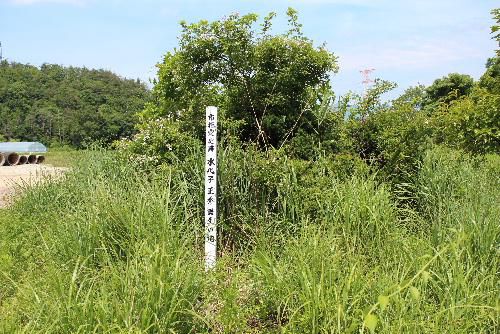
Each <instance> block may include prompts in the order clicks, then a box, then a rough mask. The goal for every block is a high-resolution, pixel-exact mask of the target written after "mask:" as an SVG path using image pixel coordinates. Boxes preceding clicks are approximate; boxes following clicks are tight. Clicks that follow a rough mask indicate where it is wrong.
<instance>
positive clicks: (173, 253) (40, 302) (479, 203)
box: [0, 148, 500, 333]
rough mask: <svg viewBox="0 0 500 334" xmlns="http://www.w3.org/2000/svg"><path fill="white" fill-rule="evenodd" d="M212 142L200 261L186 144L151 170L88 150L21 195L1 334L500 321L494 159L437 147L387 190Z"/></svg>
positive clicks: (4, 253) (421, 328)
mask: <svg viewBox="0 0 500 334" xmlns="http://www.w3.org/2000/svg"><path fill="white" fill-rule="evenodd" d="M220 154H221V156H220V161H221V165H220V170H221V175H220V184H219V189H220V190H219V193H220V202H219V211H220V216H219V223H220V227H221V228H220V235H221V240H220V245H221V246H220V249H219V250H220V257H219V262H218V265H217V268H216V270H215V271H213V272H209V273H206V272H205V271H204V268H203V244H204V236H203V230H202V213H203V207H202V205H203V183H202V172H203V170H202V160H201V159H200V156H202V155H200V154H199V152H198V153H197V152H194V153H193V155H192V157H190V158H188V159H187V160H185V161H183V162H182V163H179V164H178V165H174V166H169V167H163V168H160V169H154V170H151V171H148V172H139V171H137V170H136V168H134V166H133V165H130V164H129V163H127V162H126V161H124V160H122V159H121V158H120V157H118V156H116V155H115V154H113V153H109V152H107V153H106V154H104V153H103V152H83V153H81V155H80V156H79V158H78V163H77V164H76V165H75V167H74V168H73V169H72V171H70V172H69V173H67V174H66V177H65V178H64V179H63V180H60V181H59V182H52V183H46V184H44V185H42V186H41V187H39V188H36V189H29V190H27V192H26V193H25V195H24V196H23V197H22V198H21V199H20V200H19V201H18V202H17V203H16V204H15V205H14V206H13V207H12V208H11V209H9V210H7V211H5V213H4V212H2V215H1V216H0V332H5V333H369V332H376V333H497V332H498V331H499V329H500V324H499V319H500V317H499V316H500V301H499V297H498V296H500V286H499V273H498V268H500V259H499V258H500V257H499V241H500V229H499V222H500V192H499V191H498V189H500V178H499V176H500V158H499V157H498V156H487V157H483V158H474V157H470V156H468V155H466V154H464V153H463V152H458V151H452V150H448V149H443V148H435V149H433V150H432V151H429V152H428V154H427V156H426V159H425V160H424V162H423V163H422V166H421V168H420V171H419V173H418V175H416V177H415V178H414V179H413V180H412V183H411V184H405V185H404V189H405V191H404V192H400V191H397V189H399V188H397V187H396V188H395V187H393V186H390V185H389V184H386V183H384V182H381V181H380V180H378V179H376V178H375V177H374V176H372V175H371V174H370V173H369V172H368V171H366V170H356V171H353V172H351V173H348V174H339V173H337V172H336V170H335V169H334V168H333V167H331V166H330V165H329V164H328V162H318V163H317V164H316V165H315V166H311V165H307V166H306V165H304V164H303V163H301V162H298V161H289V160H286V159H269V158H268V157H266V156H264V155H263V154H261V155H259V154H255V153H252V152H245V151H242V150H240V149H231V148H228V149H225V150H222V151H221V153H220ZM55 156H57V154H55ZM55 156H54V157H55ZM63 160H64V159H63ZM264 167H265V169H264ZM394 189H396V190H394ZM401 189H403V188H401Z"/></svg>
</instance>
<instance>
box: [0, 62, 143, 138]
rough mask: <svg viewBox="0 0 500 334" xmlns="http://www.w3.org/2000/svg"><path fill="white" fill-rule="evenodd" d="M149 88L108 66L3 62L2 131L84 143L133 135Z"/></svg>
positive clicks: (0, 77) (0, 74)
mask: <svg viewBox="0 0 500 334" xmlns="http://www.w3.org/2000/svg"><path fill="white" fill-rule="evenodd" d="M148 98H149V91H148V89H147V87H146V86H145V85H144V84H142V83H141V82H139V81H136V80H127V79H123V78H120V77H118V76H117V75H115V74H113V73H111V72H109V71H104V70H89V69H86V68H76V67H63V66H59V65H52V64H43V65H42V66H40V68H37V67H35V66H31V65H24V64H19V63H10V62H7V61H2V62H1V63H0V133H1V134H2V135H3V136H4V137H5V138H6V139H7V140H12V139H19V140H36V141H42V142H44V143H46V144H52V143H60V144H71V145H73V146H75V147H81V146H83V145H85V144H86V143H90V142H96V141H98V142H100V143H104V144H106V143H110V142H112V141H114V140H116V139H119V138H121V137H124V136H130V135H131V134H132V133H133V132H134V131H135V130H134V124H135V123H136V120H137V116H136V114H137V113H138V112H139V111H140V110H142V108H143V107H144V104H145V102H146V101H147V100H148Z"/></svg>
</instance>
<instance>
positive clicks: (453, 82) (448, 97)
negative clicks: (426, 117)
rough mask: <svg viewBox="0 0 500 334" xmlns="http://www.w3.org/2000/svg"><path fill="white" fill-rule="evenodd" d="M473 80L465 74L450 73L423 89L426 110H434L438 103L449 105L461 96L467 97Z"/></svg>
mask: <svg viewBox="0 0 500 334" xmlns="http://www.w3.org/2000/svg"><path fill="white" fill-rule="evenodd" d="M473 86H474V79H472V77H471V76H470V75H467V74H459V73H450V74H448V75H447V76H446V77H443V78H441V79H437V80H435V81H434V83H433V84H432V85H430V86H429V87H427V88H426V89H425V92H426V101H425V104H426V106H428V108H434V107H436V106H437V105H438V104H440V103H449V102H451V101H453V100H456V99H458V98H459V97H461V96H467V95H469V94H470V92H471V91H472V87H473Z"/></svg>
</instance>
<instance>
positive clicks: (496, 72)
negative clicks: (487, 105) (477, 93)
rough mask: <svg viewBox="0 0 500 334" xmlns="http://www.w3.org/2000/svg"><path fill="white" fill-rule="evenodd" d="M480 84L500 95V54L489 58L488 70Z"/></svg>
mask: <svg viewBox="0 0 500 334" xmlns="http://www.w3.org/2000/svg"><path fill="white" fill-rule="evenodd" d="M479 86H480V87H482V88H485V89H486V90H488V92H490V93H492V94H497V95H500V56H499V57H494V58H490V59H488V62H487V63H486V72H485V73H484V74H483V75H482V76H481V79H479Z"/></svg>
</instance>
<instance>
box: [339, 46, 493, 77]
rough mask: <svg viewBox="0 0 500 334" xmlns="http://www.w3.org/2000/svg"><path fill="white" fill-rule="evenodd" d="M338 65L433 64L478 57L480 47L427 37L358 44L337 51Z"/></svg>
mask: <svg viewBox="0 0 500 334" xmlns="http://www.w3.org/2000/svg"><path fill="white" fill-rule="evenodd" d="M337 54H338V55H339V61H340V68H341V69H345V70H354V69H358V70H359V69H362V68H365V67H375V68H377V69H381V70H382V69H398V70H402V69H404V68H413V69H426V68H435V67H438V66H441V65H443V64H446V63H448V62H454V61H465V60H467V59H471V58H478V57H482V56H483V55H482V53H481V51H480V50H477V49H475V48H474V47H473V46H468V45H464V44H462V43H459V42H457V41H455V42H453V41H439V40H428V41H418V40H415V41H413V42H407V43H399V44H396V43H394V44H389V43H387V44H386V45H377V46H376V47H374V48H372V47H363V46H358V47H356V48H355V51H353V49H350V50H349V51H348V52H345V53H344V52H338V53H337Z"/></svg>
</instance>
